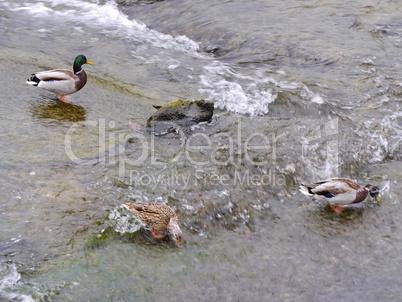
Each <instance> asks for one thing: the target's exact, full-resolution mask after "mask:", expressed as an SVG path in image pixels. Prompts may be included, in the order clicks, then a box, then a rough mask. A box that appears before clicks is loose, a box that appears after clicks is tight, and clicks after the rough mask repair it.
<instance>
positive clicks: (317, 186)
mask: <svg viewBox="0 0 402 302" xmlns="http://www.w3.org/2000/svg"><path fill="white" fill-rule="evenodd" d="M300 192H302V193H303V194H305V195H309V196H315V197H316V198H317V199H319V200H325V201H327V202H328V203H329V204H332V205H349V204H353V203H359V202H362V201H364V200H365V199H366V198H367V196H368V194H369V193H370V195H372V196H374V195H375V194H377V193H378V188H377V187H374V186H372V185H366V186H364V187H361V186H359V185H358V184H357V183H356V182H354V181H353V180H351V179H348V178H330V179H326V180H323V181H320V182H317V183H312V184H302V185H301V186H300Z"/></svg>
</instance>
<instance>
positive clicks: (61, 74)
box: [26, 55, 92, 103]
mask: <svg viewBox="0 0 402 302" xmlns="http://www.w3.org/2000/svg"><path fill="white" fill-rule="evenodd" d="M84 64H92V63H91V62H90V61H88V60H87V58H86V57H85V56H84V55H79V56H77V57H76V58H75V60H74V64H73V71H71V70H67V69H54V70H47V71H41V72H37V73H33V74H32V76H31V77H30V78H29V79H28V80H27V82H26V83H27V84H29V85H32V86H36V87H39V88H42V89H45V90H48V91H51V92H55V93H57V94H58V95H59V99H60V100H61V101H63V102H66V103H68V102H70V101H69V100H68V99H67V98H66V97H64V96H65V95H68V94H72V93H74V92H77V91H78V90H80V89H81V88H82V87H84V86H85V84H86V82H87V74H86V73H85V70H83V69H82V65H84Z"/></svg>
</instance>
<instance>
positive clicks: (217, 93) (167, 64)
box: [0, 0, 324, 116]
mask: <svg viewBox="0 0 402 302" xmlns="http://www.w3.org/2000/svg"><path fill="white" fill-rule="evenodd" d="M0 5H2V6H3V8H4V9H6V10H9V11H12V12H14V13H17V14H23V15H24V18H30V19H31V20H32V22H30V23H32V24H35V27H34V28H32V30H33V31H37V32H40V33H41V34H43V35H44V36H45V37H47V38H49V39H51V37H52V36H55V35H61V34H62V33H63V27H67V28H71V24H73V29H72V31H73V32H79V33H84V32H85V31H86V28H87V27H90V28H91V31H96V32H97V34H98V36H97V37H92V38H91V39H95V40H98V39H104V38H107V39H116V41H118V42H117V43H122V42H123V43H125V45H126V47H127V49H128V51H129V53H130V54H131V56H132V57H133V58H135V59H137V60H140V61H141V62H142V64H145V65H146V66H150V68H157V69H158V70H161V71H163V70H164V71H165V72H166V73H169V74H173V76H174V77H177V78H178V79H183V80H184V81H185V82H186V83H189V84H190V85H191V86H192V87H194V90H195V91H196V90H198V92H199V93H200V94H201V96H202V97H204V98H206V99H210V100H212V101H214V102H215V104H216V107H218V108H221V109H226V110H229V111H232V112H236V113H240V114H248V115H251V116H254V115H265V114H267V113H268V112H269V105H270V104H272V103H273V102H274V101H275V99H276V97H277V94H276V93H275V92H274V91H273V89H272V87H276V88H279V89H291V90H292V88H291V87H294V88H295V91H296V93H300V97H301V98H303V99H306V100H307V101H311V102H315V103H318V104H322V103H323V102H324V101H323V99H322V97H321V96H319V95H317V94H315V93H313V92H312V91H310V90H309V88H308V87H307V86H305V85H303V84H300V83H292V82H283V81H276V80H275V79H274V78H272V77H267V76H264V75H261V73H260V74H258V71H256V72H255V73H254V74H253V73H249V74H247V75H244V74H242V71H241V70H234V69H233V68H232V67H231V66H228V65H226V64H224V63H221V62H219V61H217V60H215V59H214V58H212V57H211V56H207V55H204V54H202V53H200V52H199V44H198V43H197V42H196V41H193V40H191V39H189V38H188V37H186V36H177V37H173V36H171V35H168V34H163V33H160V32H158V31H155V30H152V29H149V28H147V26H146V25H145V24H143V23H142V22H139V21H136V20H133V19H129V18H128V17H127V16H126V15H125V14H124V13H122V12H121V11H119V8H118V7H117V4H116V3H115V2H113V1H108V2H106V3H105V4H99V2H98V1H94V2H85V1H77V0H73V1H61V0H43V1H35V2H22V3H17V2H8V1H3V2H2V4H0ZM56 21H57V22H56ZM27 22H29V21H27ZM53 22H54V25H52V23H53ZM111 76H112V77H113V76H114V75H113V74H111ZM180 81H181V80H180ZM301 86H303V87H302V89H300V87H301Z"/></svg>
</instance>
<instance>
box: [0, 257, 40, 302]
mask: <svg viewBox="0 0 402 302" xmlns="http://www.w3.org/2000/svg"><path fill="white" fill-rule="evenodd" d="M20 279H21V274H20V273H19V272H18V271H17V267H16V265H15V264H14V263H12V264H7V263H0V300H1V301H21V302H34V301H35V300H34V299H33V298H32V297H31V296H28V295H24V294H19V293H17V292H16V289H17V287H18V282H19V281H20ZM3 299H4V300H3Z"/></svg>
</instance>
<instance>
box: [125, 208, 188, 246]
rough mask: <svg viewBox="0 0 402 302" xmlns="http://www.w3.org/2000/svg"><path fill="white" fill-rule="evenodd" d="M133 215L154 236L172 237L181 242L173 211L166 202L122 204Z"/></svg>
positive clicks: (177, 222)
mask: <svg viewBox="0 0 402 302" xmlns="http://www.w3.org/2000/svg"><path fill="white" fill-rule="evenodd" d="M123 206H124V207H126V208H127V209H128V210H130V211H131V213H133V214H134V216H135V217H137V218H138V219H140V220H141V221H142V222H143V223H144V224H145V225H146V226H147V227H149V228H150V229H151V232H152V235H153V236H154V237H155V238H163V237H166V236H170V237H172V239H174V241H175V242H176V244H177V245H180V244H181V230H180V227H179V220H178V218H177V215H176V213H175V211H173V209H172V208H171V207H169V206H168V205H166V204H162V203H156V202H147V203H145V202H144V203H131V204H123Z"/></svg>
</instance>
